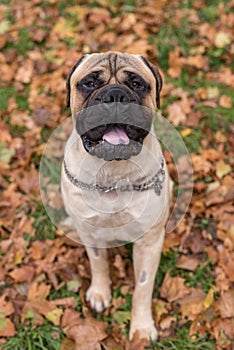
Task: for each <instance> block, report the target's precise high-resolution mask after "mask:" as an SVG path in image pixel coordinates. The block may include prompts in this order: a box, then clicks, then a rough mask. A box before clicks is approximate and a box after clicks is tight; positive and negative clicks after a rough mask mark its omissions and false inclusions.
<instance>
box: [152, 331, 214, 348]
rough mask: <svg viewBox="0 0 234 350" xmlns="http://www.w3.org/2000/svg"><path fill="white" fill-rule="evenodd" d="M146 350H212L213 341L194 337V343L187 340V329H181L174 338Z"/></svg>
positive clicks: (164, 340)
mask: <svg viewBox="0 0 234 350" xmlns="http://www.w3.org/2000/svg"><path fill="white" fill-rule="evenodd" d="M147 349H151V350H214V349H215V341H214V340H211V339H209V337H208V336H205V337H196V339H195V340H194V341H191V340H190V339H189V329H188V328H187V327H185V326H184V327H182V328H181V329H178V328H177V329H176V337H175V338H167V339H163V340H161V341H159V342H157V343H156V344H154V345H153V344H152V345H151V346H150V347H148V348H147Z"/></svg>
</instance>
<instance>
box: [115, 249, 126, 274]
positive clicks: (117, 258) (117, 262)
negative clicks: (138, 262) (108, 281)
mask: <svg viewBox="0 0 234 350" xmlns="http://www.w3.org/2000/svg"><path fill="white" fill-rule="evenodd" d="M114 266H115V267H116V268H117V269H118V272H119V277H120V278H124V277H126V271H125V262H124V261H123V259H122V257H121V255H120V254H116V256H115V261H114Z"/></svg>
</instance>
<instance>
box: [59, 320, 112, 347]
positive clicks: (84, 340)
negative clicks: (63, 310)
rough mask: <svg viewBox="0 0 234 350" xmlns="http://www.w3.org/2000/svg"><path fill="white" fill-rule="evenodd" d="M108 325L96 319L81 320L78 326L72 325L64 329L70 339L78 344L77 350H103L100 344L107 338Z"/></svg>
mask: <svg viewBox="0 0 234 350" xmlns="http://www.w3.org/2000/svg"><path fill="white" fill-rule="evenodd" d="M105 329H106V323H104V322H100V321H97V320H95V319H94V318H91V317H89V318H86V319H81V318H80V319H79V320H78V324H70V325H68V326H67V327H66V328H64V332H65V333H66V335H67V336H68V337H69V338H72V339H74V340H75V342H76V347H77V349H81V350H92V349H101V346H100V342H101V341H102V340H103V339H105V338H106V337H107V334H106V332H105Z"/></svg>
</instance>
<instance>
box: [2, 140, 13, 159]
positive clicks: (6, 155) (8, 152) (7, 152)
mask: <svg viewBox="0 0 234 350" xmlns="http://www.w3.org/2000/svg"><path fill="white" fill-rule="evenodd" d="M14 154H15V151H14V150H12V149H9V148H8V147H7V145H6V143H5V142H1V143H0V162H2V163H5V164H9V162H10V160H11V158H12V156H13V155H14Z"/></svg>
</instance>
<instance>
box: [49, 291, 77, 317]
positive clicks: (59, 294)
mask: <svg viewBox="0 0 234 350" xmlns="http://www.w3.org/2000/svg"><path fill="white" fill-rule="evenodd" d="M70 297H73V298H74V299H75V300H76V302H77V305H76V308H75V310H76V311H82V303H81V299H80V297H79V293H78V292H77V293H74V292H71V291H69V290H68V289H67V287H66V286H63V287H62V288H61V289H59V290H55V289H52V290H51V292H50V294H49V296H48V300H54V299H62V298H70Z"/></svg>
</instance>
